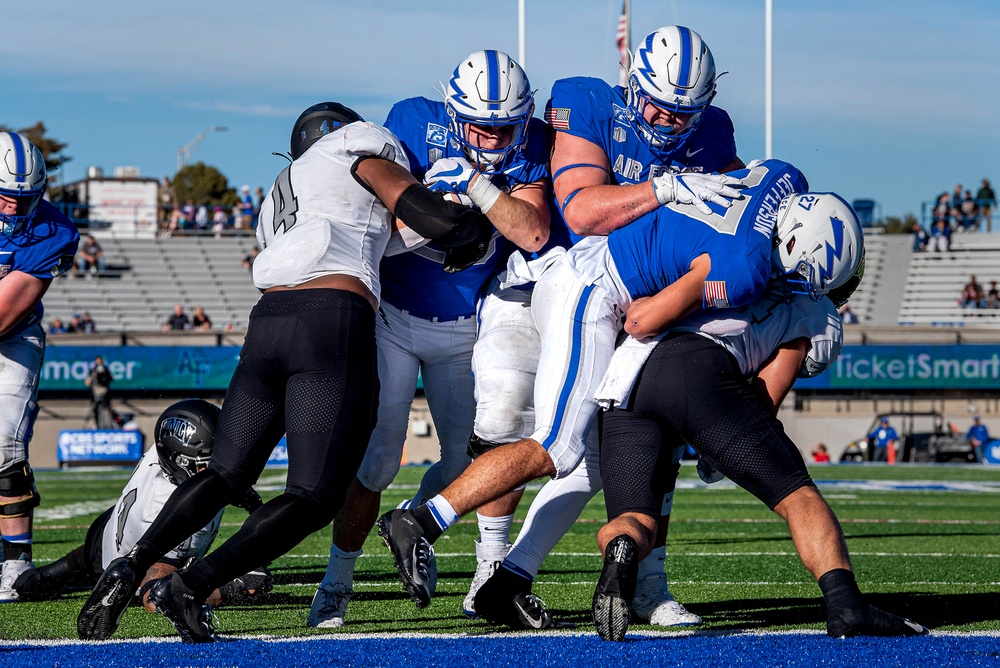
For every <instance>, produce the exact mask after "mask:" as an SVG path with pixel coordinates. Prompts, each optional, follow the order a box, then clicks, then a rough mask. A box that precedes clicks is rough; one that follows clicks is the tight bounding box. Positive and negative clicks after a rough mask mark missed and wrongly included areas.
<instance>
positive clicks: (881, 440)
mask: <svg viewBox="0 0 1000 668" xmlns="http://www.w3.org/2000/svg"><path fill="white" fill-rule="evenodd" d="M897 441H899V434H897V433H896V430H895V429H893V428H892V427H891V426H890V425H889V418H888V416H885V415H883V416H882V419H881V420H880V421H879V426H878V427H877V428H876V429H875V431H873V432H872V433H870V434H868V445H869V446H870V447H872V448H874V449H873V450H872V461H873V462H884V461H887V460H888V461H889V463H890V464H894V463H895V462H896V443H897ZM889 448H892V456H891V457H892V458H891V460H890V459H889Z"/></svg>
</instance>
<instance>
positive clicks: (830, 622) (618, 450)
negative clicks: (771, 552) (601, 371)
mask: <svg viewBox="0 0 1000 668" xmlns="http://www.w3.org/2000/svg"><path fill="white" fill-rule="evenodd" d="M801 197H806V196H801ZM790 206H792V207H794V206H797V203H796V202H795V201H793V202H791V203H790ZM794 234H795V236H794V237H789V236H788V234H787V233H785V236H783V237H782V240H783V241H785V240H786V239H788V238H795V240H796V246H797V247H802V246H808V245H810V244H811V243H812V242H816V241H818V242H820V243H821V244H823V245H825V243H826V240H825V239H823V238H822V237H819V238H809V233H808V230H799V231H798V232H795V233H794ZM844 251H845V253H851V252H852V251H853V254H858V253H859V251H860V249H858V248H853V249H852V248H851V247H849V246H845V247H844ZM863 267H864V265H863V264H861V265H860V266H859V269H858V270H856V271H855V273H854V274H853V275H852V276H851V277H850V278H849V279H848V281H847V282H846V283H844V285H843V286H841V287H837V288H834V289H833V290H831V291H829V292H828V293H827V296H828V297H829V299H822V300H820V301H813V300H810V299H808V298H806V297H803V296H800V295H796V294H788V290H787V285H786V284H785V283H784V282H783V281H774V282H772V287H771V289H769V290H768V293H767V295H766V296H765V297H764V298H763V299H761V300H760V301H759V302H757V303H755V304H753V305H751V306H749V307H747V308H743V309H739V310H736V309H730V310H729V311H723V312H719V313H718V315H714V316H713V315H712V313H711V312H709V311H702V312H700V313H698V314H696V316H695V317H692V318H690V319H688V320H686V321H684V322H683V323H681V325H680V326H678V327H674V328H671V330H670V333H669V335H668V336H667V337H665V338H663V339H662V340H660V341H659V343H657V342H655V341H653V342H650V343H649V344H648V346H642V345H638V346H631V347H632V349H633V353H634V352H635V351H636V350H640V351H641V352H640V354H639V355H638V356H637V357H636V358H635V359H634V360H633V363H632V364H627V363H626V362H625V360H626V358H622V359H618V358H619V355H620V353H622V352H624V350H625V348H626V346H629V344H630V343H635V342H634V341H630V342H628V343H626V344H624V345H623V346H622V348H621V349H619V351H618V353H616V359H615V360H613V361H612V367H611V369H609V373H608V376H607V377H606V379H605V383H603V384H602V388H601V389H599V391H598V392H599V395H598V399H599V400H600V401H607V402H608V403H609V404H611V406H612V408H611V410H609V411H608V412H607V413H605V414H604V416H603V417H604V419H603V423H602V433H601V478H602V480H603V483H604V490H605V494H604V496H605V502H606V505H607V509H608V518H609V522H608V524H607V525H605V526H604V527H602V528H601V530H600V531H599V532H598V535H597V538H598V544H599V546H600V548H601V551H602V553H603V554H604V555H605V560H604V568H603V571H602V573H601V577H600V579H599V581H598V584H597V587H596V590H595V593H594V598H593V604H592V613H593V617H594V623H595V625H596V627H597V632H598V634H599V635H600V636H601V638H603V639H605V640H614V641H622V640H624V639H625V632H626V631H627V630H628V625H629V620H630V617H631V609H632V600H633V592H634V590H635V586H636V580H637V576H638V572H639V568H638V560H639V559H640V558H641V557H642V555H644V554H645V553H646V552H648V551H649V548H650V547H651V545H652V544H653V542H654V540H655V537H656V532H657V516H658V515H659V511H660V507H659V504H660V496H661V495H662V493H661V489H662V485H663V483H669V484H671V485H672V482H670V481H669V480H664V479H663V478H664V477H666V478H669V477H670V475H669V474H668V475H667V476H664V475H663V473H661V472H659V471H658V470H657V469H658V468H659V467H660V466H662V462H663V461H664V459H665V458H666V459H669V455H670V449H671V448H675V447H677V446H683V445H685V444H687V443H690V444H692V445H693V446H694V448H695V449H696V450H697V451H698V452H699V454H701V455H702V457H703V458H704V459H705V460H707V461H708V463H709V464H710V465H711V466H712V467H713V468H717V469H718V470H719V471H721V472H722V473H724V474H725V476H726V477H728V478H730V479H731V480H732V481H733V482H735V483H736V484H738V485H740V486H741V487H743V488H744V489H746V490H747V491H749V492H750V493H751V494H753V495H754V496H756V497H757V498H758V499H760V500H761V501H762V502H763V503H764V504H766V505H767V507H768V508H770V509H771V510H773V511H774V512H775V513H776V514H778V515H779V516H780V517H781V518H782V519H784V520H785V521H786V522H787V523H788V527H789V530H790V533H791V538H792V541H793V543H794V544H795V548H796V550H797V552H798V554H799V557H800V558H801V560H802V564H803V565H804V566H805V567H806V569H808V570H809V572H810V573H811V574H812V575H813V577H815V578H816V581H817V583H818V585H819V587H820V590H821V591H822V594H823V599H824V603H825V604H826V610H827V620H826V630H827V634H828V635H829V636H831V637H846V636H857V635H872V636H915V635H926V634H927V632H928V631H927V629H926V628H925V627H924V626H922V625H920V624H917V623H915V622H912V621H910V620H908V619H904V618H902V617H899V616H896V615H893V614H890V613H887V612H884V611H882V610H879V609H878V608H875V607H873V606H872V605H871V604H869V603H868V602H867V601H865V599H864V597H863V596H862V594H861V591H860V589H859V588H858V584H857V581H856V579H855V575H854V571H853V568H852V566H851V560H850V557H849V555H848V551H847V545H846V543H845V541H844V534H843V532H842V531H841V528H840V524H839V522H838V521H837V518H836V516H835V515H834V513H833V511H832V510H831V509H830V506H829V505H827V503H826V501H825V500H824V499H823V497H822V495H821V494H820V493H819V490H818V489H817V488H816V485H815V484H814V483H813V481H812V479H811V478H810V477H809V473H808V471H807V470H806V465H805V463H804V462H803V460H802V455H801V453H800V452H799V450H798V448H797V447H796V446H795V444H794V443H792V441H791V440H790V439H789V438H788V435H787V434H785V431H784V428H783V427H782V424H781V422H780V421H779V420H778V419H777V417H776V416H777V412H778V408H779V406H780V405H781V402H782V400H783V399H784V397H785V395H786V394H787V393H788V391H789V390H790V389H791V387H792V384H793V383H794V382H795V379H796V377H810V376H815V375H818V374H819V373H822V372H823V370H824V369H826V368H828V367H829V366H830V365H831V364H832V363H833V362H834V360H835V359H836V358H837V355H838V354H839V352H840V347H841V343H842V341H843V325H842V323H841V319H840V317H839V315H838V314H837V312H836V310H835V306H839V305H842V304H843V303H845V302H846V300H847V298H848V297H849V296H850V294H851V292H852V291H853V289H854V288H856V287H857V285H858V283H860V280H861V273H862V272H863ZM848 268H849V265H846V264H845V269H848ZM831 279H832V277H831ZM833 284H834V281H833V280H831V281H830V283H828V285H833ZM616 362H617V363H619V364H624V365H625V366H628V367H630V369H629V371H630V373H624V370H622V369H616V368H615V366H614V365H615V363H616ZM613 373H617V374H619V375H620V378H617V379H616V378H613V377H612V376H613ZM612 388H614V389H612ZM611 402H614V403H611ZM615 406H617V407H615Z"/></svg>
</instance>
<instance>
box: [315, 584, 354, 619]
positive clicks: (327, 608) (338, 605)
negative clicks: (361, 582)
mask: <svg viewBox="0 0 1000 668" xmlns="http://www.w3.org/2000/svg"><path fill="white" fill-rule="evenodd" d="M352 596H354V590H353V589H351V588H349V587H348V586H347V585H345V584H344V583H343V582H335V583H332V584H331V583H329V582H322V583H320V585H319V589H317V590H316V595H315V596H313V600H312V608H310V609H309V619H307V620H306V626H311V627H313V628H317V629H339V628H340V627H341V626H343V625H344V618H345V617H346V616H347V603H348V601H350V600H351V597H352Z"/></svg>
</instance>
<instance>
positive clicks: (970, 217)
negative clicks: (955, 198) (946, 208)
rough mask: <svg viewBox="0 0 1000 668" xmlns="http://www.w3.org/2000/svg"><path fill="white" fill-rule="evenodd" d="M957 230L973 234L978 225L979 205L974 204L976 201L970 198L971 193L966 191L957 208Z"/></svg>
mask: <svg viewBox="0 0 1000 668" xmlns="http://www.w3.org/2000/svg"><path fill="white" fill-rule="evenodd" d="M959 215H960V216H961V218H959V225H960V227H959V229H961V230H962V231H963V232H975V231H976V226H977V225H979V205H978V204H976V200H975V199H974V198H973V197H972V191H971V190H966V191H965V197H964V198H962V204H961V206H960V207H959Z"/></svg>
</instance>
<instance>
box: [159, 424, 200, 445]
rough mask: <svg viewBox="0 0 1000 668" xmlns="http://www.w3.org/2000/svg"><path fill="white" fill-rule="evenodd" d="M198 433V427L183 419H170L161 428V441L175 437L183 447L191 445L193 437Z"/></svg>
mask: <svg viewBox="0 0 1000 668" xmlns="http://www.w3.org/2000/svg"><path fill="white" fill-rule="evenodd" d="M196 431H198V427H197V425H195V424H194V423H192V422H190V421H188V420H185V419H184V418H181V417H168V418H167V419H166V420H164V421H163V425H162V426H161V427H160V439H161V440H162V439H164V438H166V437H167V436H172V437H174V438H175V439H176V440H177V441H178V442H179V443H181V444H182V445H191V437H192V436H194V434H195V432H196Z"/></svg>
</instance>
